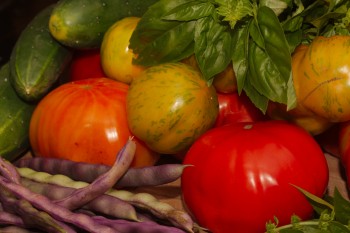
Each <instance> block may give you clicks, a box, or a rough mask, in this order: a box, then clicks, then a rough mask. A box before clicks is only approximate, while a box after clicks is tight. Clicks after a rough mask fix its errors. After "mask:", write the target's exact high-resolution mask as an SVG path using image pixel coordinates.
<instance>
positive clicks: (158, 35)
mask: <svg viewBox="0 0 350 233" xmlns="http://www.w3.org/2000/svg"><path fill="white" fill-rule="evenodd" d="M186 3H188V1H187V0H172V1H166V0H160V1H159V2H157V3H155V4H154V5H152V6H151V7H150V8H149V9H148V10H147V11H146V13H145V14H144V16H143V17H142V18H141V20H140V21H139V23H138V25H137V27H136V29H135V30H134V32H133V34H132V35H131V38H130V48H131V49H133V51H134V53H136V54H137V55H138V56H137V59H135V60H134V63H136V64H140V65H144V66H152V65H156V64H159V63H163V62H168V61H178V60H181V59H183V58H185V57H187V56H189V55H190V54H193V50H194V27H195V23H196V21H188V22H187V21H184V22H183V21H171V20H163V19H162V18H163V16H164V15H167V14H168V12H171V11H172V10H173V9H175V8H177V7H180V6H181V5H184V4H186Z"/></svg>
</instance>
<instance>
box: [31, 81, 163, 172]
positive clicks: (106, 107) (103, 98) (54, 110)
mask: <svg viewBox="0 0 350 233" xmlns="http://www.w3.org/2000/svg"><path fill="white" fill-rule="evenodd" d="M127 90H128V85H127V84H124V83H121V82H117V81H114V80H111V79H107V78H90V79H84V80H79V81H75V82H69V83H66V84H63V85H61V86H59V87H58V88H56V89H54V90H53V91H51V92H50V93H49V94H48V95H47V96H45V97H44V98H43V99H42V101H41V102H40V103H39V104H38V105H37V107H36V109H35V110H34V113H33V115H32V118H31V122H30V134H29V135H30V136H29V137H30V143H31V146H32V149H33V152H34V154H35V155H36V156H43V157H54V158H63V159H70V160H73V161H77V162H88V163H101V164H106V165H112V164H113V163H114V161H115V158H116V155H117V153H118V151H119V150H120V149H121V148H122V147H123V146H124V145H125V143H126V141H127V140H128V138H129V137H130V136H132V134H131V133H130V131H129V128H128V125H127V120H126V106H125V101H126V94H127ZM135 141H136V143H137V149H136V153H135V159H134V161H133V164H132V166H134V167H136V166H144V165H153V164H154V163H155V162H156V161H157V160H158V154H157V153H155V152H153V151H151V150H150V149H148V147H146V146H145V145H144V144H143V142H141V141H140V140H138V139H137V138H135Z"/></svg>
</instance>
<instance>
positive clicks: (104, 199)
mask: <svg viewBox="0 0 350 233" xmlns="http://www.w3.org/2000/svg"><path fill="white" fill-rule="evenodd" d="M21 184H22V185H23V186H25V187H27V188H28V189H30V190H31V191H32V192H35V193H38V194H41V195H44V196H46V197H48V198H49V199H51V200H59V199H62V198H64V197H66V196H68V195H69V194H71V193H72V192H73V191H74V190H75V189H74V188H69V187H63V186H60V185H55V184H49V183H41V182H36V181H33V180H30V179H28V178H22V179H21ZM81 208H82V209H86V210H91V211H93V212H96V213H100V214H104V215H108V216H111V217H114V218H121V219H127V220H130V221H139V220H138V217H137V213H136V210H135V208H134V207H133V206H132V205H131V204H129V203H127V202H125V201H122V200H120V199H119V198H116V197H112V196H110V195H106V194H102V195H100V196H98V197H96V198H95V199H93V200H91V201H90V202H88V203H86V204H85V205H84V206H82V207H81Z"/></svg>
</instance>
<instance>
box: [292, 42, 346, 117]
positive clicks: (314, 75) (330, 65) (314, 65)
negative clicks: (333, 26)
mask: <svg viewBox="0 0 350 233" xmlns="http://www.w3.org/2000/svg"><path fill="white" fill-rule="evenodd" d="M302 50H303V52H301V53H300V54H299V55H298V59H297V61H295V64H293V66H295V67H293V80H294V86H295V90H296V95H297V99H298V103H299V104H301V105H303V107H305V108H306V109H308V110H310V111H311V112H313V113H314V114H316V115H317V116H319V117H323V118H325V119H327V120H329V121H331V122H343V121H348V120H350V104H349V99H348V97H347V96H349V95H350V83H349V76H350V36H332V37H322V36H319V37H316V38H315V39H314V40H313V41H312V42H311V44H310V45H309V46H308V47H306V48H303V49H302Z"/></svg>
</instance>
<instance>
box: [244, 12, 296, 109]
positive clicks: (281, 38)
mask: <svg viewBox="0 0 350 233" xmlns="http://www.w3.org/2000/svg"><path fill="white" fill-rule="evenodd" d="M254 24H255V26H256V27H257V30H256V32H259V33H260V36H259V37H258V36H252V38H253V43H251V45H250V46H249V56H248V63H249V69H251V70H252V74H253V75H250V76H249V80H250V82H251V84H252V86H254V88H255V89H256V90H257V91H258V92H259V93H261V94H262V95H264V96H266V97H267V98H268V99H270V100H272V101H274V102H279V103H284V104H286V105H287V106H289V107H291V106H293V105H294V104H295V99H296V97H293V96H295V93H294V87H293V86H291V85H289V84H288V83H290V82H291V78H292V76H291V54H290V49H289V44H288V41H287V39H286V37H285V35H284V32H283V29H282V26H281V24H280V22H279V20H278V18H277V16H276V15H275V13H274V12H273V11H272V10H271V9H270V8H268V7H265V6H262V7H259V8H258V12H257V17H256V21H255V23H254ZM249 32H250V33H251V35H253V34H252V29H250V30H249ZM256 32H255V34H256ZM261 44H263V45H261Z"/></svg>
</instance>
